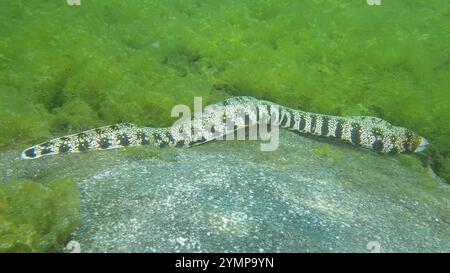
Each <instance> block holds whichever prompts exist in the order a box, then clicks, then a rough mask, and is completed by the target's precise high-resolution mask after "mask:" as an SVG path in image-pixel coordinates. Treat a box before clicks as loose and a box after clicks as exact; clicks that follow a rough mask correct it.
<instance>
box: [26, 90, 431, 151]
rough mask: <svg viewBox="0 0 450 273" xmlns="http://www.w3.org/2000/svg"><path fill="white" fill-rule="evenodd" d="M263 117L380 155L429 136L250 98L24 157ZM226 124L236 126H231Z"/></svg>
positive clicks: (169, 136)
mask: <svg viewBox="0 0 450 273" xmlns="http://www.w3.org/2000/svg"><path fill="white" fill-rule="evenodd" d="M273 109H276V112H275V111H273ZM274 113H275V115H274ZM262 117H265V119H264V122H265V123H264V124H268V123H267V121H272V122H274V123H273V124H276V125H277V126H279V127H281V128H285V129H288V130H291V131H295V132H298V133H300V134H305V135H314V136H320V137H325V138H332V139H335V140H337V141H341V142H346V143H349V144H353V145H357V146H360V147H363V148H366V149H369V150H373V151H377V152H380V153H387V154H399V153H413V152H420V151H423V150H424V149H425V148H426V146H427V144H428V142H427V140H426V139H425V138H423V137H421V136H419V135H418V134H416V133H415V132H413V131H411V130H409V129H406V128H403V127H397V126H394V125H392V124H390V123H389V122H387V121H385V120H382V119H379V118H376V117H368V116H348V117H342V116H331V115H324V114H318V113H310V112H304V111H300V110H294V109H291V108H288V107H284V106H281V105H278V104H276V103H273V102H269V101H263V100H258V99H255V98H252V97H232V98H229V99H227V100H225V101H223V102H221V103H218V104H214V105H210V106H208V107H207V108H206V109H205V111H204V112H203V113H202V116H201V118H200V119H199V118H194V119H192V120H191V119H186V120H185V121H184V122H180V123H178V124H174V125H173V126H172V127H166V128H151V127H139V126H137V125H134V124H131V123H120V124H114V125H110V126H104V127H100V128H96V129H92V130H88V131H84V132H81V133H78V134H73V135H67V136H63V137H59V138H55V139H52V140H49V141H47V142H44V143H41V144H37V145H35V146H33V147H30V148H28V149H26V150H24V151H23V152H22V153H21V156H20V157H21V158H22V159H34V158H38V157H42V156H46V155H54V154H62V153H78V152H84V151H88V150H107V149H114V148H120V147H129V146H140V145H155V146H157V147H165V146H172V147H191V146H194V145H199V144H203V143H206V142H208V141H211V140H215V139H218V138H220V137H223V136H224V135H226V134H229V133H230V132H233V131H236V130H238V129H239V128H240V127H239V126H241V127H242V126H243V127H248V126H255V125H256V126H258V125H259V126H260V125H261V124H262V123H263V122H262V119H263V118H262ZM227 122H228V123H232V124H234V125H233V127H232V128H231V130H230V127H227ZM236 124H237V125H236ZM205 128H209V129H208V130H206V129H205Z"/></svg>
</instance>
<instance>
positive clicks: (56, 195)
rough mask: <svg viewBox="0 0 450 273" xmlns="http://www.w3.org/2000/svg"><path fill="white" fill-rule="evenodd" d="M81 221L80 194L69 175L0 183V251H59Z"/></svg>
mask: <svg viewBox="0 0 450 273" xmlns="http://www.w3.org/2000/svg"><path fill="white" fill-rule="evenodd" d="M80 224H81V216H80V194H79V192H78V189H77V187H76V185H75V183H74V182H73V181H72V180H71V179H69V178H68V179H62V180H55V181H52V182H50V183H49V184H48V186H44V185H42V184H40V183H37V182H32V181H11V182H9V183H5V184H2V185H1V186H0V252H61V251H62V250H63V247H64V244H65V243H67V241H68V239H69V237H70V234H71V233H72V232H73V231H74V230H75V229H76V228H77V227H78V226H79V225H80Z"/></svg>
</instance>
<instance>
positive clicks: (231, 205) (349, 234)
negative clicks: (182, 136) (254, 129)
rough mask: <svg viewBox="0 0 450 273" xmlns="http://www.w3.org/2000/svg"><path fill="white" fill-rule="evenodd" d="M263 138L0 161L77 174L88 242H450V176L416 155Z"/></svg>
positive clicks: (13, 171) (146, 245)
mask: <svg viewBox="0 0 450 273" xmlns="http://www.w3.org/2000/svg"><path fill="white" fill-rule="evenodd" d="M259 147H260V146H259V142H257V141H217V142H214V143H209V144H205V145H202V146H197V147H193V148H189V149H172V148H169V149H162V150H161V151H160V154H159V155H157V156H152V157H150V158H146V157H138V160H137V159H136V158H134V157H129V156H124V154H126V153H124V152H123V151H120V150H115V151H105V152H90V153H85V154H73V155H64V156H54V157H47V158H42V159H38V160H30V161H19V160H18V159H16V155H11V154H3V155H2V157H1V158H0V162H2V163H1V164H2V166H1V167H2V169H3V179H4V180H5V179H10V178H17V179H20V178H33V177H34V178H35V179H37V180H40V181H43V183H45V182H46V181H50V180H52V179H57V178H62V177H67V176H71V177H72V178H73V179H74V181H76V182H77V183H78V186H79V189H80V192H81V198H82V199H81V200H82V203H81V208H82V215H83V218H84V224H83V225H82V226H81V227H80V228H79V229H78V230H76V231H75V233H73V236H72V240H73V241H76V242H78V243H79V246H80V249H81V252H370V251H381V252H450V244H449V242H450V234H449V223H450V217H449V216H450V198H449V197H450V187H449V185H448V184H446V183H445V182H443V181H441V180H439V179H438V178H435V177H433V176H432V175H431V174H430V173H429V172H428V171H427V170H426V169H425V168H423V167H421V166H420V163H419V162H418V160H417V159H416V158H415V157H413V156H394V157H392V156H387V155H380V154H377V153H374V152H370V151H366V150H362V149H358V148H353V147H350V146H348V145H339V144H337V145H334V144H329V143H326V142H323V141H318V140H316V139H310V138H305V137H302V136H299V135H297V134H295V133H292V132H287V131H281V132H280V147H279V148H278V149H277V150H276V151H274V152H261V151H259ZM143 149H144V148H143ZM152 154H154V152H152ZM139 158H143V159H139ZM405 162H406V163H405ZM411 165H413V167H412V166H411Z"/></svg>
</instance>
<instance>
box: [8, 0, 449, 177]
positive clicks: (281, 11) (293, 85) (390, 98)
mask: <svg viewBox="0 0 450 273" xmlns="http://www.w3.org/2000/svg"><path fill="white" fill-rule="evenodd" d="M449 17H450V3H449V2H448V1H446V0H441V1H438V0H436V1H428V0H403V1H399V0H391V1H388V0H381V5H379V6H377V5H374V6H370V5H368V4H367V2H366V1H365V0H358V1H355V0H353V1H319V0H315V1H313V0H310V1H299V0H292V1H282V0H271V1H204V0H201V1H184V0H180V1H154V0H152V1H143V0H139V1H137V0H134V1H118V0H108V1H98V0H97V1H88V0H81V5H79V6H70V5H68V4H67V2H66V1H63V0H60V1H1V3H0V22H1V27H0V36H1V39H0V71H1V72H0V149H1V150H17V151H19V150H22V149H23V148H26V147H27V146H29V145H32V144H35V143H38V142H40V141H44V140H46V139H48V138H50V137H53V136H59V135H62V134H67V133H74V132H77V131H80V130H83V129H89V128H92V127H96V126H101V125H106V124H110V123H116V122H125V121H126V122H134V123H137V124H139V125H146V126H154V127H159V126H166V125H170V124H171V123H172V122H173V119H171V118H170V111H171V109H172V107H173V106H174V105H176V104H187V105H192V104H193V97H194V96H202V97H203V102H204V104H207V103H212V102H218V101H220V100H222V99H224V98H227V97H230V96H235V95H250V96H254V97H256V98H259V99H266V100H271V101H274V102H277V103H280V104H283V105H286V106H290V107H293V108H297V109H302V110H305V111H314V112H320V113H327V114H335V115H372V116H377V117H380V118H383V119H386V120H388V121H390V122H392V123H394V124H396V125H399V126H404V127H408V128H411V129H413V130H415V131H417V132H418V133H419V134H421V135H423V136H424V137H426V138H427V139H428V140H429V141H430V142H431V145H430V148H429V149H428V151H427V152H426V154H425V155H424V156H423V158H422V160H423V161H424V163H425V164H431V166H432V168H433V169H434V170H435V171H436V172H437V173H438V174H439V175H440V176H441V177H444V178H445V179H447V181H448V180H449V179H450V159H449V152H450V145H449V142H450V122H449V120H450V112H449V110H448V108H449V102H450V73H449V72H450V57H449V54H450V47H449V45H450V20H449V19H450V18H449Z"/></svg>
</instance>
